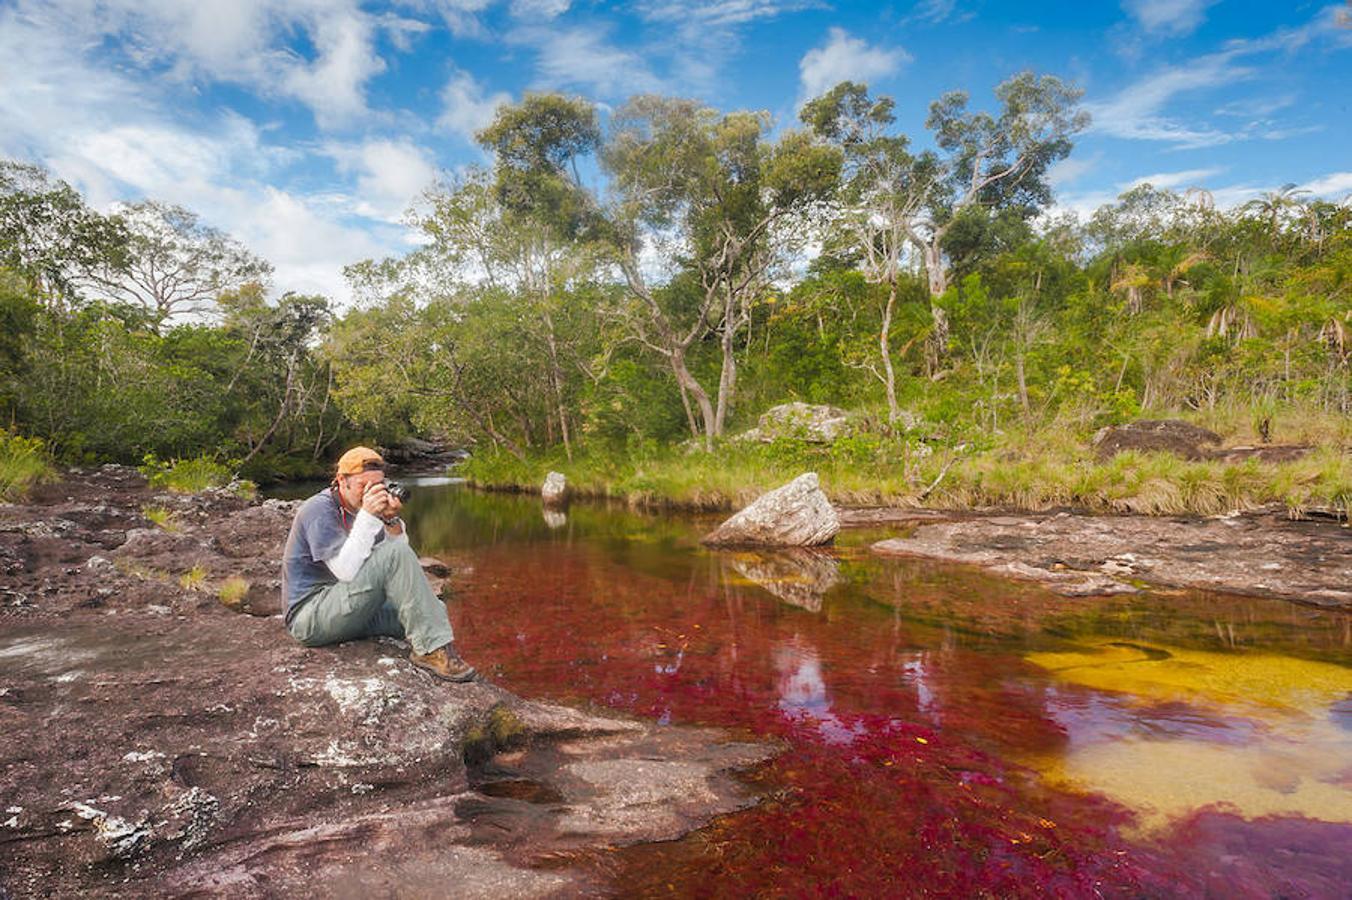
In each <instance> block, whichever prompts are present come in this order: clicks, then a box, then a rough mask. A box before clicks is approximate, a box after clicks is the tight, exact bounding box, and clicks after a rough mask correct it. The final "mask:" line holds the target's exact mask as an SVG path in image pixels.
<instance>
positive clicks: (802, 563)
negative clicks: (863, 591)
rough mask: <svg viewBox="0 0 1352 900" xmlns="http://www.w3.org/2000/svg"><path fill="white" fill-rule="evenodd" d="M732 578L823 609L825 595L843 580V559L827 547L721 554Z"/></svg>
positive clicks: (800, 604) (804, 605)
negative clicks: (841, 564) (841, 568)
mask: <svg viewBox="0 0 1352 900" xmlns="http://www.w3.org/2000/svg"><path fill="white" fill-rule="evenodd" d="M721 558H722V559H723V561H724V563H725V564H726V565H727V567H728V569H730V570H731V574H729V575H728V576H727V577H728V578H730V579H731V580H733V581H737V580H739V579H740V580H742V581H744V582H749V583H751V584H755V585H759V586H760V587H762V588H765V590H767V591H769V592H770V593H771V594H773V595H774V596H776V597H778V598H779V599H780V600H783V601H784V602H785V603H788V604H790V605H791V606H797V607H799V608H800V609H806V610H808V611H809V612H821V608H822V598H823V597H825V596H826V592H827V591H829V590H831V589H832V588H833V587H835V586H836V585H837V584H839V583H840V563H839V562H838V561H837V560H836V558H835V557H834V556H832V555H831V554H830V552H828V551H824V550H808V549H801V548H800V549H792V550H766V551H757V552H741V553H724V554H722V555H721Z"/></svg>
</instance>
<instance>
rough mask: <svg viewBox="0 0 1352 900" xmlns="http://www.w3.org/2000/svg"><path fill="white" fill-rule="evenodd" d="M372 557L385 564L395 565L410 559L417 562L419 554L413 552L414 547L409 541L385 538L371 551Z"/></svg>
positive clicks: (387, 565)
mask: <svg viewBox="0 0 1352 900" xmlns="http://www.w3.org/2000/svg"><path fill="white" fill-rule="evenodd" d="M370 558H371V559H372V560H378V561H379V562H380V564H381V565H383V566H386V567H393V566H396V565H400V564H403V563H406V562H407V561H408V560H409V559H412V560H413V561H414V562H415V563H416V562H417V561H418V554H416V553H414V552H413V547H412V545H410V544H409V542H408V541H390V540H384V541H381V542H380V543H379V544H377V545H376V547H375V549H374V550H372V551H371V557H370Z"/></svg>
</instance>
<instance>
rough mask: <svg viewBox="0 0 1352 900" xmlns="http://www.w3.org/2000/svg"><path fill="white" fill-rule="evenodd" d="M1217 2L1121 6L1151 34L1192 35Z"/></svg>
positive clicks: (1131, 1) (1166, 0) (1162, 0)
mask: <svg viewBox="0 0 1352 900" xmlns="http://www.w3.org/2000/svg"><path fill="white" fill-rule="evenodd" d="M1216 2H1217V0H1126V2H1124V3H1123V4H1122V6H1123V7H1124V8H1125V9H1126V10H1127V12H1129V13H1131V15H1132V16H1134V17H1135V18H1136V21H1138V22H1140V23H1141V27H1142V28H1144V29H1145V30H1146V31H1149V32H1152V33H1162V34H1168V35H1175V36H1180V37H1181V36H1183V35H1188V34H1192V32H1194V31H1196V30H1197V26H1199V25H1201V24H1202V21H1203V20H1204V19H1205V18H1206V11H1207V8H1208V7H1210V6H1212V5H1214V4H1215V3H1216Z"/></svg>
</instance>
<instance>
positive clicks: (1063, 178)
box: [1047, 156, 1099, 189]
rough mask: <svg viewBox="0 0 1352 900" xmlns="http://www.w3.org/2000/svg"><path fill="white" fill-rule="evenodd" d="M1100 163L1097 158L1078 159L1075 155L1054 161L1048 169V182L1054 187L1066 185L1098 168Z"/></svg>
mask: <svg viewBox="0 0 1352 900" xmlns="http://www.w3.org/2000/svg"><path fill="white" fill-rule="evenodd" d="M1098 163H1099V160H1098V159H1097V158H1094V159H1076V158H1075V157H1073V156H1068V157H1066V158H1065V159H1062V160H1058V161H1057V162H1054V163H1052V165H1051V167H1050V168H1048V169H1047V182H1048V184H1050V185H1051V186H1052V187H1053V188H1054V189H1059V188H1062V187H1065V186H1066V185H1068V184H1073V183H1074V182H1076V181H1079V180H1080V179H1081V178H1083V177H1084V176H1085V175H1088V174H1089V173H1090V172H1092V171H1093V170H1094V169H1095V168H1097V166H1098Z"/></svg>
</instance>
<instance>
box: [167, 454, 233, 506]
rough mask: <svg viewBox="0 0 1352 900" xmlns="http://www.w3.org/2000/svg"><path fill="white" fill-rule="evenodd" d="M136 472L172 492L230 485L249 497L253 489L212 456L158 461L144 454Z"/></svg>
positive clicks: (193, 491) (228, 466)
mask: <svg viewBox="0 0 1352 900" xmlns="http://www.w3.org/2000/svg"><path fill="white" fill-rule="evenodd" d="M140 471H141V474H142V475H145V476H146V479H147V480H148V481H149V482H150V486H151V487H153V488H160V489H163V490H168V491H173V492H174V493H176V494H196V493H198V492H200V491H205V490H208V489H209V488H222V487H230V486H232V485H234V486H235V488H236V490H237V491H239V493H240V494H241V495H242V496H248V497H251V496H253V493H254V489H255V486H254V484H253V483H252V482H249V481H238V480H236V479H235V473H234V467H232V466H231V465H228V464H227V463H223V462H220V461H219V460H217V459H216V457H214V456H206V455H203V456H196V457H193V458H191V459H171V460H162V459H159V458H158V457H156V456H155V454H153V453H147V454H146V456H145V459H144V461H143V462H142V465H141V466H140Z"/></svg>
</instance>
